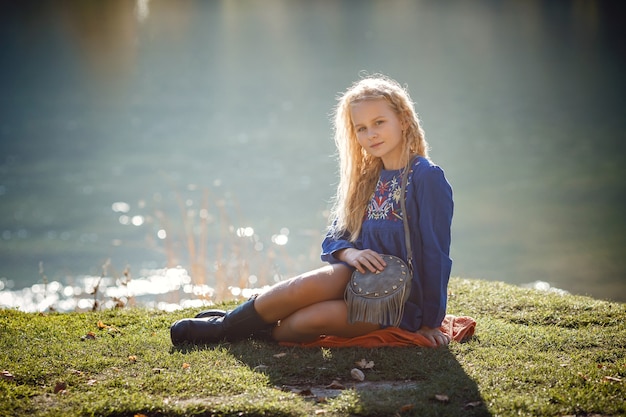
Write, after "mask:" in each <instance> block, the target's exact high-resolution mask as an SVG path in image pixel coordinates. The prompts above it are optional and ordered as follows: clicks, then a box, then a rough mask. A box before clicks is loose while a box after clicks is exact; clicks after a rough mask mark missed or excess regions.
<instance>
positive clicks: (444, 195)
mask: <svg viewBox="0 0 626 417" xmlns="http://www.w3.org/2000/svg"><path fill="white" fill-rule="evenodd" d="M416 191H417V196H416V197H417V207H418V211H419V214H418V224H419V231H420V234H421V240H422V242H421V243H422V244H421V247H422V253H421V254H419V253H416V254H414V257H415V259H417V260H420V259H421V265H416V267H418V268H419V271H420V274H421V276H420V280H421V286H422V295H423V299H422V312H423V317H422V325H423V326H425V327H426V328H431V329H436V328H438V327H439V326H441V322H442V321H443V319H444V317H445V314H446V304H447V298H448V281H449V280H450V270H451V268H452V260H451V259H450V228H451V225H452V213H453V209H454V203H453V201H452V187H451V186H450V184H449V183H448V181H447V180H446V178H445V176H444V172H443V170H442V169H441V168H439V167H438V166H434V165H429V166H427V167H426V170H424V171H423V172H422V174H421V178H419V182H418V186H417V190H416Z"/></svg>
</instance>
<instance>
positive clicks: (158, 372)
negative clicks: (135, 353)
mask: <svg viewBox="0 0 626 417" xmlns="http://www.w3.org/2000/svg"><path fill="white" fill-rule="evenodd" d="M163 371H165V368H152V372H154V373H155V374H160V373H161V372H163Z"/></svg>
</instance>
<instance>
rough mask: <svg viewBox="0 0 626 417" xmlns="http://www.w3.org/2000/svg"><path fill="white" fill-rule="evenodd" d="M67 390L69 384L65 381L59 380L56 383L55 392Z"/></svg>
mask: <svg viewBox="0 0 626 417" xmlns="http://www.w3.org/2000/svg"><path fill="white" fill-rule="evenodd" d="M65 390H67V384H66V383H65V382H63V381H59V382H57V383H56V385H55V386H54V393H55V394H58V393H60V392H61V393H62V392H63V391H65Z"/></svg>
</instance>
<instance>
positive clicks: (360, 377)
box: [350, 368, 365, 381]
mask: <svg viewBox="0 0 626 417" xmlns="http://www.w3.org/2000/svg"><path fill="white" fill-rule="evenodd" d="M350 376H351V377H352V379H356V380H357V381H364V380H365V374H364V373H363V371H361V370H360V369H357V368H353V369H352V370H351V371H350Z"/></svg>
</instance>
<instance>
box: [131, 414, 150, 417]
mask: <svg viewBox="0 0 626 417" xmlns="http://www.w3.org/2000/svg"><path fill="white" fill-rule="evenodd" d="M133 417H148V416H146V415H145V414H135V415H134V416H133Z"/></svg>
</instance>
